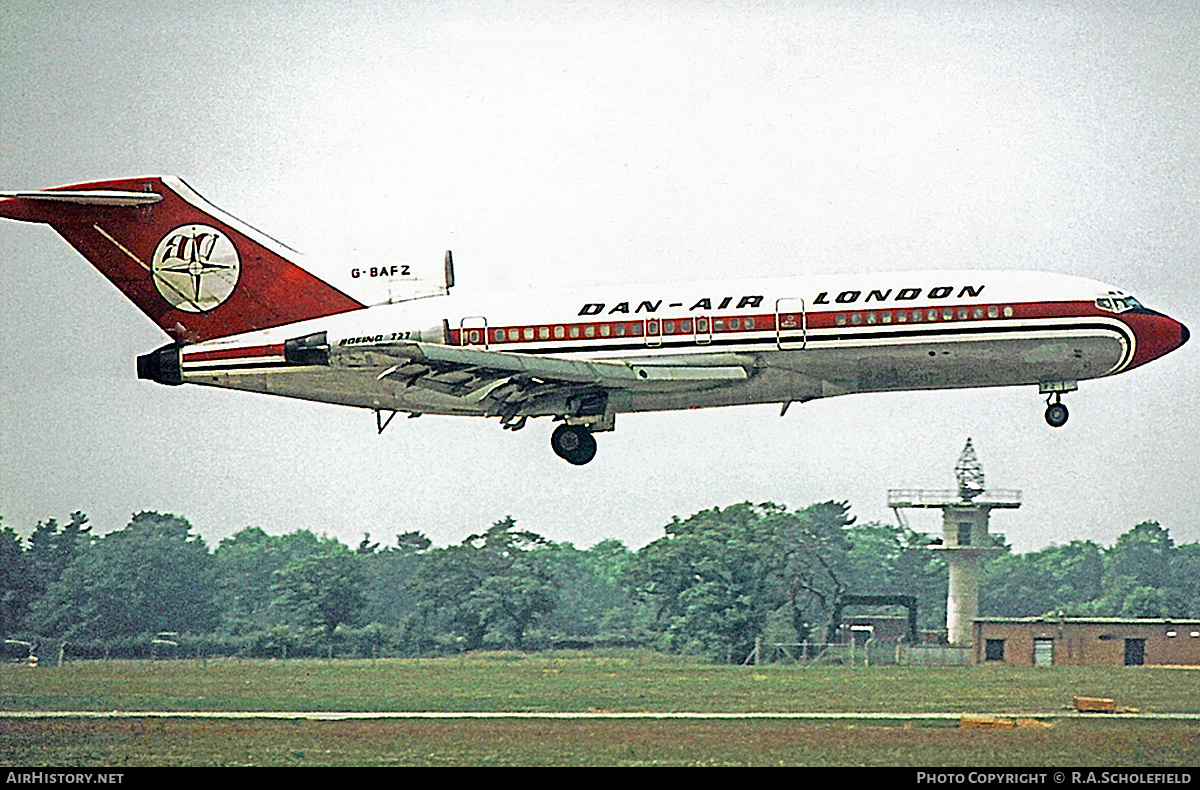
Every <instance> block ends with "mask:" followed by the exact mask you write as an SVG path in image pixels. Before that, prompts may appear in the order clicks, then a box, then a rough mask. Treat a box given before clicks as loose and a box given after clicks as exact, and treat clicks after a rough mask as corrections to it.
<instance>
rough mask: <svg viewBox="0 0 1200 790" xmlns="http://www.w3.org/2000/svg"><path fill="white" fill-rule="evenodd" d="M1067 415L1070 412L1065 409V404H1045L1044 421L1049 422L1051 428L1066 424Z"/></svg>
mask: <svg viewBox="0 0 1200 790" xmlns="http://www.w3.org/2000/svg"><path fill="white" fill-rule="evenodd" d="M1069 416H1070V412H1068V411H1067V407H1066V405H1065V404H1062V403H1051V404H1048V405H1047V406H1046V422H1047V423H1049V424H1050V427H1051V428H1061V427H1063V426H1064V425H1066V424H1067V417H1069Z"/></svg>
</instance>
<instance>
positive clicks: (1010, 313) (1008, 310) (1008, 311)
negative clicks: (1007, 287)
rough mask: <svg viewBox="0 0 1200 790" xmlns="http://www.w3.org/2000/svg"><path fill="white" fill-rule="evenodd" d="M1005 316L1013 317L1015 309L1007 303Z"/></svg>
mask: <svg viewBox="0 0 1200 790" xmlns="http://www.w3.org/2000/svg"><path fill="white" fill-rule="evenodd" d="M1004 317H1005V318H1012V317H1013V309H1012V308H1011V307H1009V306H1007V305H1005V307H1004Z"/></svg>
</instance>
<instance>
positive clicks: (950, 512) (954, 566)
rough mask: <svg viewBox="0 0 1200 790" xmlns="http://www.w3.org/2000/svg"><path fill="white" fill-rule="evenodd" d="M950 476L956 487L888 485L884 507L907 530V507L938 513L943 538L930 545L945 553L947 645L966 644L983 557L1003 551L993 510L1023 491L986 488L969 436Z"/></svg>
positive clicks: (1016, 502)
mask: <svg viewBox="0 0 1200 790" xmlns="http://www.w3.org/2000/svg"><path fill="white" fill-rule="evenodd" d="M954 475H955V477H957V478H958V490H956V491H954V490H933V491H930V490H921V489H904V488H897V489H892V490H890V491H888V507H890V508H892V510H894V511H895V512H896V519H897V520H898V521H899V522H900V526H902V527H905V528H907V525H906V524H905V523H904V517H903V515H902V511H903V510H904V509H906V508H936V509H938V510H941V511H942V537H941V539H940V540H937V541H936V542H935V543H934V544H933V545H931V546H930V548H931V549H935V550H937V551H940V552H943V556H944V557H945V559H946V564H947V565H948V566H949V570H950V579H949V594H948V595H947V598H946V631H947V634H948V636H949V639H950V643H951V644H954V645H969V644H971V642H972V639H973V634H972V630H971V629H972V626H973V624H974V621H975V617H976V616H977V615H978V613H979V579H980V575H981V571H982V569H983V562H984V558H985V557H987V556H988V555H989V554H992V553H994V552H1001V551H1003V550H1004V549H1003V547H1002V545H1001V544H1000V542H999V541H997V540H996V536H994V535H992V534H990V533H989V532H988V527H989V523H988V521H989V516H990V514H991V511H992V510H995V509H996V508H1002V509H1014V508H1018V507H1020V506H1021V492H1020V491H1001V490H997V489H992V490H991V491H988V490H985V488H984V485H983V465H982V464H980V463H979V458H977V457H976V455H975V446H974V445H973V444H972V443H971V440H970V439H967V445H966V446H965V447H964V448H963V451H962V454H961V455H959V456H958V463H957V464H955V466H954Z"/></svg>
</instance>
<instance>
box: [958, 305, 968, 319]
mask: <svg viewBox="0 0 1200 790" xmlns="http://www.w3.org/2000/svg"><path fill="white" fill-rule="evenodd" d="M966 317H967V308H965V307H960V308H958V320H960V321H961V320H962V319H964V318H966Z"/></svg>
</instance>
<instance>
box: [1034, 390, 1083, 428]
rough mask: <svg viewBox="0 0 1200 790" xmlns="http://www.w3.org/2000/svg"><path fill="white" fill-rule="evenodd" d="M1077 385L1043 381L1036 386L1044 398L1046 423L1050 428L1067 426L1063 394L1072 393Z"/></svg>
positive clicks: (1067, 413)
mask: <svg viewBox="0 0 1200 790" xmlns="http://www.w3.org/2000/svg"><path fill="white" fill-rule="evenodd" d="M1077 389H1079V384H1078V383H1076V382H1074V381H1043V382H1042V383H1041V384H1040V385H1038V391H1039V392H1041V394H1043V395H1045V396H1046V422H1047V424H1049V426H1050V427H1051V428H1061V427H1063V426H1064V425H1066V424H1067V417H1068V416H1070V414H1069V412H1068V411H1067V407H1066V406H1065V405H1063V402H1062V396H1063V393H1064V392H1074V391H1075V390H1077Z"/></svg>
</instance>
